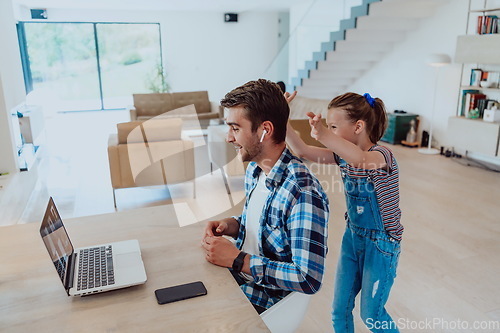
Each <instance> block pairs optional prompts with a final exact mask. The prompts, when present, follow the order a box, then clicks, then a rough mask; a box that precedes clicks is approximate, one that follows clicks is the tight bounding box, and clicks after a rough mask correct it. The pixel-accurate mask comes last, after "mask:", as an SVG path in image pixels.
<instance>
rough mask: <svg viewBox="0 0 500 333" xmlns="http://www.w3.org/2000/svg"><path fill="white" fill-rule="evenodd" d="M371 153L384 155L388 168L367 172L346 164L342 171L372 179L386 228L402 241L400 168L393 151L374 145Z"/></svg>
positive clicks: (393, 236) (391, 234) (350, 175)
mask: <svg viewBox="0 0 500 333" xmlns="http://www.w3.org/2000/svg"><path fill="white" fill-rule="evenodd" d="M369 151H378V152H380V153H382V155H384V158H385V162H386V163H387V168H385V169H375V170H366V169H360V168H355V167H353V166H351V165H349V164H346V165H345V166H340V169H341V171H342V172H344V173H345V174H346V175H347V176H349V177H352V178H359V177H368V176H370V177H371V179H372V180H373V184H374V187H375V194H376V197H377V202H378V206H379V209H380V216H381V218H382V222H383V223H384V228H385V230H386V232H387V233H388V234H389V235H390V236H391V237H392V238H394V239H396V240H398V241H401V238H402V235H403V230H404V227H403V225H402V224H401V210H400V209H399V168H398V164H397V162H396V158H395V157H394V155H393V153H392V151H391V150H390V149H389V148H387V147H384V146H379V145H374V146H373V147H371V148H370V149H369ZM334 156H335V162H336V163H337V164H339V165H340V160H341V158H340V156H338V155H337V154H334ZM346 216H347V213H346Z"/></svg>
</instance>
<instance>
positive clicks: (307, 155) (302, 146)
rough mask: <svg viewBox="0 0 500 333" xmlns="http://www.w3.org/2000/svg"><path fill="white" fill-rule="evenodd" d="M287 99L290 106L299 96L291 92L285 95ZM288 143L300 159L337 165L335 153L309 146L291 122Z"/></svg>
mask: <svg viewBox="0 0 500 333" xmlns="http://www.w3.org/2000/svg"><path fill="white" fill-rule="evenodd" d="M284 96H285V99H286V101H287V102H288V104H290V102H291V101H293V99H294V98H295V96H297V91H294V92H293V93H292V94H290V93H289V92H285V93H284ZM286 143H287V145H288V146H289V147H290V148H291V149H292V150H293V152H294V154H295V155H298V157H300V158H303V159H306V160H309V161H312V162H317V163H327V164H332V163H335V158H334V157H333V152H332V151H330V150H328V149H326V148H321V147H315V146H309V145H308V144H306V143H305V142H304V140H302V138H301V137H300V136H299V135H298V134H297V133H296V132H295V130H294V129H293V127H292V125H290V122H288V123H287V125H286Z"/></svg>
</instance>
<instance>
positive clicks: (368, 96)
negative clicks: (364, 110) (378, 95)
mask: <svg viewBox="0 0 500 333" xmlns="http://www.w3.org/2000/svg"><path fill="white" fill-rule="evenodd" d="M363 97H364V98H365V99H366V101H367V102H368V104H370V106H371V107H372V108H373V107H374V106H375V99H374V98H373V97H371V96H370V94H369V93H365V94H364V95H363Z"/></svg>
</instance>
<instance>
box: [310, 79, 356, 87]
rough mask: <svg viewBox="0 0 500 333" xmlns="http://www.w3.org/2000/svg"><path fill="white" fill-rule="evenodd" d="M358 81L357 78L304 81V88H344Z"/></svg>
mask: <svg viewBox="0 0 500 333" xmlns="http://www.w3.org/2000/svg"><path fill="white" fill-rule="evenodd" d="M354 81H356V77H352V78H330V79H304V80H302V86H303V87H304V88H307V87H328V88H344V87H347V86H349V85H351V84H353V83H354Z"/></svg>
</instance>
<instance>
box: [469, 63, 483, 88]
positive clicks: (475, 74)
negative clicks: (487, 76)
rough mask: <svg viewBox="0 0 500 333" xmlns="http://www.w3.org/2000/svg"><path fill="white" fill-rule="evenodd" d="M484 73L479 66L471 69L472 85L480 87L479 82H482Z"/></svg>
mask: <svg viewBox="0 0 500 333" xmlns="http://www.w3.org/2000/svg"><path fill="white" fill-rule="evenodd" d="M482 75H483V71H482V70H481V69H479V68H473V69H471V71H470V85H471V86H472V87H479V83H480V82H481V77H482Z"/></svg>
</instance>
